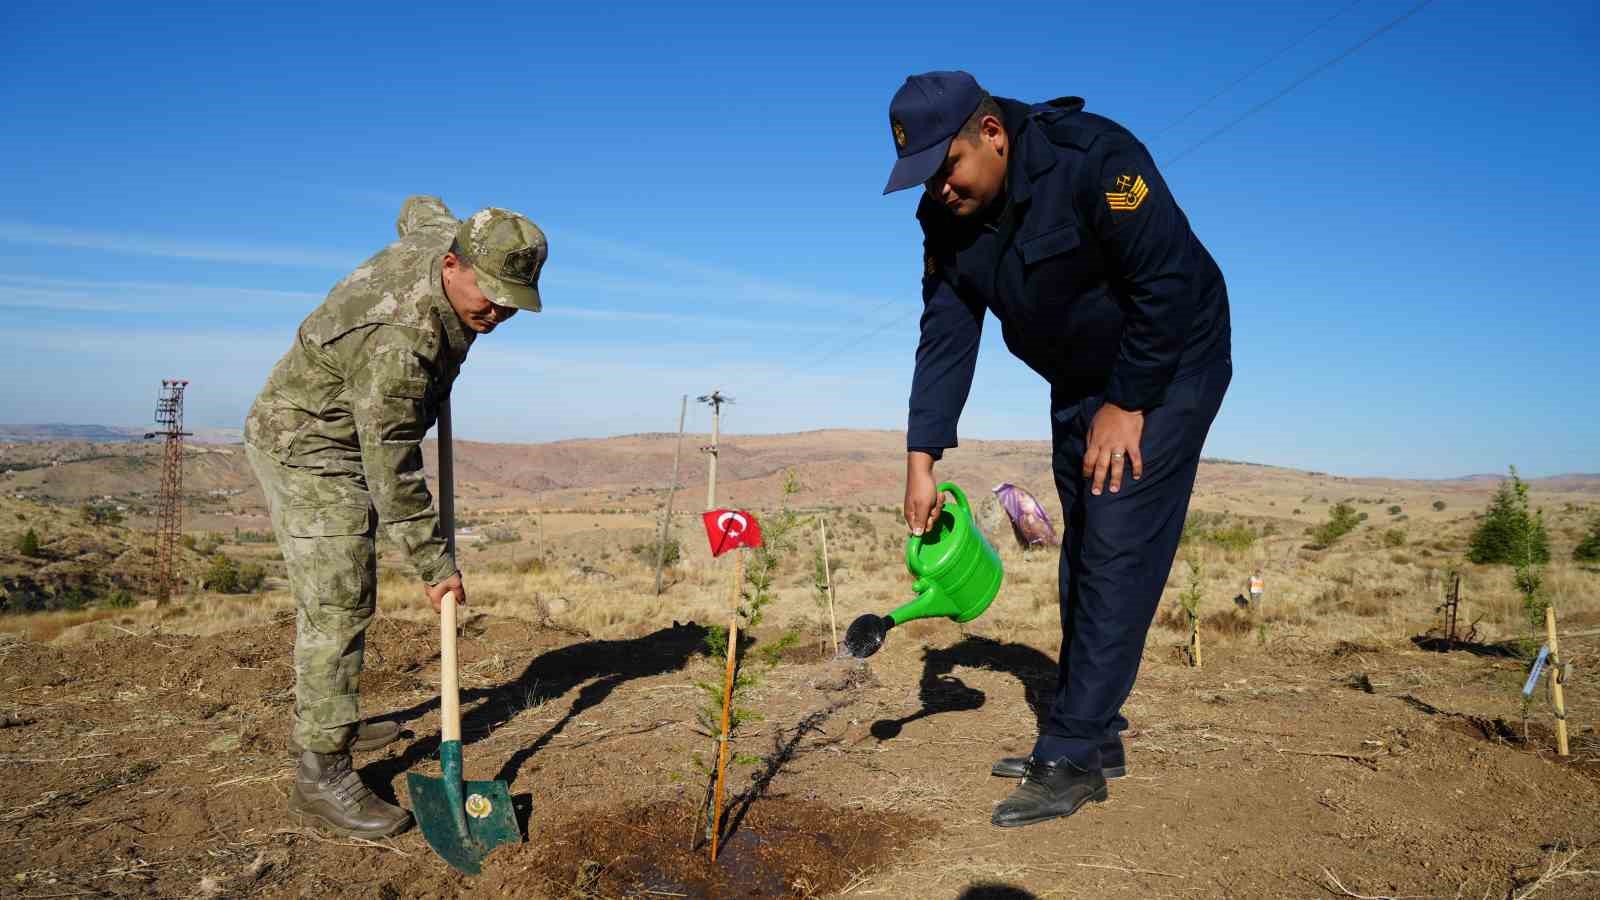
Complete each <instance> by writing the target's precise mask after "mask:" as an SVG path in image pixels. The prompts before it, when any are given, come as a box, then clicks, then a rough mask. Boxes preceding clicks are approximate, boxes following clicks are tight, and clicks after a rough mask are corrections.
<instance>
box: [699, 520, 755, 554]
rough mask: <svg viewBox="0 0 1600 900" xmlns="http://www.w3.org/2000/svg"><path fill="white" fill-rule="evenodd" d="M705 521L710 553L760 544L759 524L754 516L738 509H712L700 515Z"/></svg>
mask: <svg viewBox="0 0 1600 900" xmlns="http://www.w3.org/2000/svg"><path fill="white" fill-rule="evenodd" d="M701 518H702V519H704V520H705V523H706V540H708V541H710V542H711V555H712V556H721V555H722V554H724V553H726V552H728V551H729V550H732V549H733V548H735V547H759V546H761V526H760V525H758V524H756V517H755V516H753V515H751V514H750V513H747V512H745V511H744V510H740V509H713V510H712V511H711V512H708V513H706V514H705V515H704V516H701Z"/></svg>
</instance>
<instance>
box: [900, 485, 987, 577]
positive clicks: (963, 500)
mask: <svg viewBox="0 0 1600 900" xmlns="http://www.w3.org/2000/svg"><path fill="white" fill-rule="evenodd" d="M937 490H938V493H937V494H936V495H935V497H934V504H935V507H936V508H940V509H942V508H943V505H944V504H943V499H944V495H945V494H946V493H949V494H950V495H952V496H954V497H955V498H956V505H957V506H959V507H961V509H962V511H963V512H965V513H966V514H967V515H968V516H971V515H972V507H971V506H970V505H968V503H967V495H966V493H965V492H963V491H962V490H961V488H959V487H956V485H955V482H951V481H946V482H943V483H942V484H940V485H939V487H938V489H937ZM921 540H922V538H920V537H917V536H915V535H913V536H912V537H910V538H907V539H906V568H907V569H908V570H909V571H910V572H911V573H912V574H913V575H921V574H922V560H920V559H918V558H917V554H916V553H915V552H914V551H913V550H912V549H911V548H913V547H915V546H916V545H917V542H919V541H921Z"/></svg>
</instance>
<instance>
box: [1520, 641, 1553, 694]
mask: <svg viewBox="0 0 1600 900" xmlns="http://www.w3.org/2000/svg"><path fill="white" fill-rule="evenodd" d="M1549 658H1550V645H1549V644H1546V645H1544V646H1543V647H1540V648H1539V658H1538V659H1535V660H1534V661H1533V671H1532V672H1529V673H1528V682H1527V683H1526V684H1524V685H1523V686H1522V696H1524V697H1532V696H1533V686H1534V685H1536V684H1538V683H1539V676H1540V675H1541V674H1543V672H1544V661H1545V660H1546V659H1549Z"/></svg>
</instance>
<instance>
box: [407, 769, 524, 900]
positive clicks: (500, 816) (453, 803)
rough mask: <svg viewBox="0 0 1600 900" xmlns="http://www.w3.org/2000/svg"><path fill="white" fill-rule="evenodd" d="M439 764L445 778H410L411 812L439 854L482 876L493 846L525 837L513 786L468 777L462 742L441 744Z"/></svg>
mask: <svg viewBox="0 0 1600 900" xmlns="http://www.w3.org/2000/svg"><path fill="white" fill-rule="evenodd" d="M439 768H440V769H441V770H442V771H443V772H444V774H443V775H442V776H441V777H439V778H430V777H428V776H426V775H419V774H417V773H415V772H413V773H411V774H410V775H408V776H406V784H407V786H408V787H409V788H410V791H411V814H412V815H413V816H415V817H416V820H417V827H418V828H421V829H422V836H423V837H425V838H427V839H428V846H430V847H432V848H433V852H435V853H437V854H439V856H440V858H441V859H443V860H444V861H445V862H447V863H449V864H450V865H452V866H454V867H456V868H457V869H459V870H461V871H462V872H465V873H467V874H468V875H476V874H478V871H479V869H480V866H479V864H480V863H481V862H482V861H483V858H484V857H485V856H488V855H489V851H490V850H493V849H494V848H496V847H498V846H500V845H501V844H513V843H517V842H519V841H521V840H522V832H521V831H520V830H518V828H517V816H516V813H515V812H514V811H513V810H512V808H511V789H510V788H509V787H508V786H507V785H506V783H505V782H504V781H464V780H462V778H461V742H460V741H455V740H451V741H442V742H441V743H440V744H439Z"/></svg>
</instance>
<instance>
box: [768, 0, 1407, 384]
mask: <svg viewBox="0 0 1600 900" xmlns="http://www.w3.org/2000/svg"><path fill="white" fill-rule="evenodd" d="M1360 2H1361V0H1354V2H1352V3H1350V4H1349V5H1348V6H1346V7H1344V8H1342V9H1340V10H1339V11H1338V12H1336V13H1334V14H1333V15H1332V16H1330V17H1329V18H1327V19H1325V20H1324V21H1323V22H1322V23H1320V24H1318V25H1317V26H1316V27H1315V28H1312V29H1311V30H1310V31H1308V32H1306V33H1305V34H1303V35H1301V36H1300V37H1298V38H1295V39H1294V40H1293V41H1291V42H1290V43H1289V44H1288V45H1286V46H1285V47H1283V48H1282V49H1281V50H1279V51H1277V52H1276V53H1274V54H1273V55H1271V56H1269V57H1267V59H1265V60H1263V61H1262V62H1261V63H1258V64H1257V65H1256V66H1254V67H1253V68H1251V69H1250V70H1249V71H1247V72H1245V74H1244V75H1241V76H1240V77H1239V78H1236V79H1235V80H1234V81H1232V82H1230V83H1229V84H1227V85H1225V86H1224V87H1223V88H1222V89H1221V90H1219V91H1217V92H1216V93H1215V94H1212V95H1211V96H1210V97H1208V98H1207V99H1206V100H1205V101H1203V102H1202V103H1201V104H1200V105H1199V106H1197V107H1195V108H1194V109H1192V110H1190V111H1189V112H1187V113H1184V114H1183V116H1181V117H1179V118H1178V120H1177V121H1175V122H1173V123H1172V125H1168V126H1167V127H1166V128H1163V129H1162V130H1161V132H1157V133H1158V134H1160V133H1164V132H1165V131H1167V130H1169V129H1171V128H1172V127H1173V126H1175V125H1177V124H1178V123H1179V122H1182V121H1184V120H1185V119H1187V118H1188V117H1189V116H1191V115H1193V114H1194V113H1195V112H1196V111H1198V110H1199V109H1201V108H1202V107H1204V106H1206V105H1207V104H1209V103H1211V101H1213V100H1215V99H1216V98H1217V97H1220V96H1221V95H1223V94H1225V93H1227V92H1228V91H1229V90H1231V89H1232V88H1233V87H1234V86H1236V85H1237V84H1239V83H1240V82H1241V81H1243V80H1244V79H1246V78H1249V77H1250V76H1251V75H1253V74H1254V73H1255V72H1257V71H1259V70H1260V69H1261V68H1263V67H1265V66H1266V65H1268V64H1269V63H1271V62H1272V61H1273V60H1275V59H1277V58H1278V57H1280V56H1282V55H1283V54H1284V53H1286V52H1288V51H1289V50H1291V49H1293V48H1294V47H1295V46H1297V45H1299V44H1300V43H1301V42H1302V41H1304V40H1305V39H1306V38H1308V37H1310V36H1311V35H1313V34H1315V33H1317V32H1318V31H1321V30H1322V29H1323V28H1325V27H1327V26H1328V25H1329V24H1330V23H1332V22H1333V21H1334V20H1335V19H1337V18H1339V17H1340V16H1342V15H1344V14H1345V13H1347V12H1349V11H1350V10H1351V9H1352V8H1354V7H1355V6H1356V4H1357V3H1360ZM1432 2H1433V0H1421V2H1419V3H1417V4H1416V5H1415V6H1413V7H1411V8H1410V9H1408V10H1406V11H1405V12H1403V13H1401V14H1400V15H1398V16H1396V17H1394V18H1393V19H1390V20H1389V21H1388V22H1385V23H1384V24H1382V25H1380V26H1378V27H1377V28H1375V29H1373V30H1372V31H1370V32H1368V33H1367V34H1366V35H1365V36H1363V37H1362V38H1361V39H1360V40H1359V41H1356V42H1355V43H1354V44H1352V45H1350V46H1349V47H1347V48H1345V49H1344V50H1342V51H1340V52H1339V53H1338V54H1337V55H1335V56H1334V57H1332V58H1330V59H1328V60H1327V61H1325V62H1323V63H1320V64H1319V65H1317V66H1315V67H1313V68H1312V69H1310V70H1309V71H1307V72H1306V73H1305V74H1303V75H1301V76H1300V77H1299V78H1296V79H1295V80H1294V81H1291V82H1289V84H1288V85H1287V86H1285V87H1284V88H1283V89H1282V90H1280V91H1278V92H1277V93H1275V94H1273V95H1272V96H1270V97H1268V98H1267V99H1265V100H1262V101H1261V102H1260V103H1257V104H1256V105H1254V106H1252V107H1250V108H1249V109H1247V110H1245V111H1244V112H1243V113H1241V114H1239V115H1238V116H1236V117H1234V118H1233V119H1231V120H1229V121H1228V122H1226V123H1225V124H1223V125H1222V126H1221V127H1219V128H1217V129H1216V130H1214V131H1212V132H1210V133H1209V134H1207V135H1206V136H1205V137H1202V138H1201V139H1200V140H1198V141H1196V142H1194V143H1193V144H1190V145H1189V146H1188V147H1185V148H1184V149H1183V150H1181V151H1179V152H1178V153H1177V154H1176V155H1175V156H1173V157H1172V158H1171V159H1170V160H1167V161H1166V163H1165V165H1168V166H1170V165H1174V164H1176V163H1177V162H1179V161H1180V160H1182V159H1183V158H1184V157H1186V156H1188V155H1189V154H1191V153H1193V152H1194V151H1196V150H1198V149H1200V148H1201V147H1202V146H1204V145H1206V144H1208V143H1210V142H1211V141H1213V140H1215V139H1216V138H1218V137H1220V136H1222V135H1223V134H1225V133H1226V132H1228V131H1229V130H1230V129H1232V128H1234V127H1235V126H1237V125H1238V124H1239V123H1241V122H1243V121H1245V120H1246V119H1248V118H1250V117H1251V116H1253V115H1255V114H1256V113H1258V112H1261V111H1262V110H1263V109H1266V108H1267V107H1268V106H1271V105H1272V104H1273V103H1276V102H1277V101H1279V100H1281V99H1283V97H1285V96H1286V95H1287V94H1289V92H1291V91H1293V90H1294V89H1295V88H1297V87H1299V86H1300V85H1302V84H1305V83H1306V82H1308V81H1310V80H1311V79H1313V78H1315V77H1316V76H1318V75H1320V74H1322V73H1323V72H1326V71H1327V70H1328V69H1331V68H1333V67H1334V66H1336V65H1338V64H1339V63H1341V62H1343V61H1344V60H1346V59H1348V58H1350V56H1352V55H1353V54H1355V52H1356V51H1358V50H1360V49H1361V48H1362V47H1365V46H1366V45H1368V44H1370V43H1372V42H1373V41H1374V40H1376V39H1377V38H1379V37H1381V36H1382V35H1384V34H1385V33H1387V32H1388V31H1390V30H1392V29H1394V28H1395V27H1396V26H1398V25H1400V24H1401V23H1403V22H1405V21H1406V20H1407V19H1409V18H1411V17H1412V16H1414V15H1416V14H1417V13H1419V12H1421V11H1422V9H1423V7H1426V6H1428V5H1429V4H1430V3H1432ZM896 302H898V300H893V299H892V300H889V301H886V302H885V303H883V304H880V305H879V306H878V307H875V308H874V309H873V310H871V311H869V312H868V313H867V315H870V314H871V312H875V311H876V310H877V309H882V308H884V307H886V306H888V305H890V304H891V303H896ZM918 315H919V316H920V315H921V313H920V311H919V312H918ZM864 318H866V316H865V315H864V316H862V317H861V319H864ZM861 319H858V320H857V321H861ZM901 321H904V320H903V319H902V318H901V317H900V316H898V315H896V316H893V317H891V318H890V319H889V320H888V321H886V322H884V323H883V324H881V325H879V326H878V327H877V328H874V329H873V330H871V331H869V332H867V333H866V334H863V335H861V336H859V337H857V338H855V339H854V340H850V341H847V342H845V343H842V344H838V345H835V346H834V347H832V348H830V349H829V350H828V352H826V353H824V354H823V355H822V356H820V357H817V358H815V359H813V360H811V361H810V362H809V363H808V365H809V367H810V368H812V369H813V370H815V369H816V368H818V367H820V366H821V365H822V364H823V363H825V362H828V361H829V360H832V359H833V358H835V357H837V356H838V355H839V354H841V353H843V352H844V351H846V350H849V349H852V348H854V347H856V346H858V345H860V344H861V343H863V342H865V341H867V340H869V339H871V338H873V337H876V336H877V335H879V334H881V333H883V332H884V331H885V330H887V329H888V328H889V327H890V326H892V325H895V324H897V323H899V322H901ZM769 381H770V379H769ZM758 384H760V383H758ZM762 386H764V384H762Z"/></svg>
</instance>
